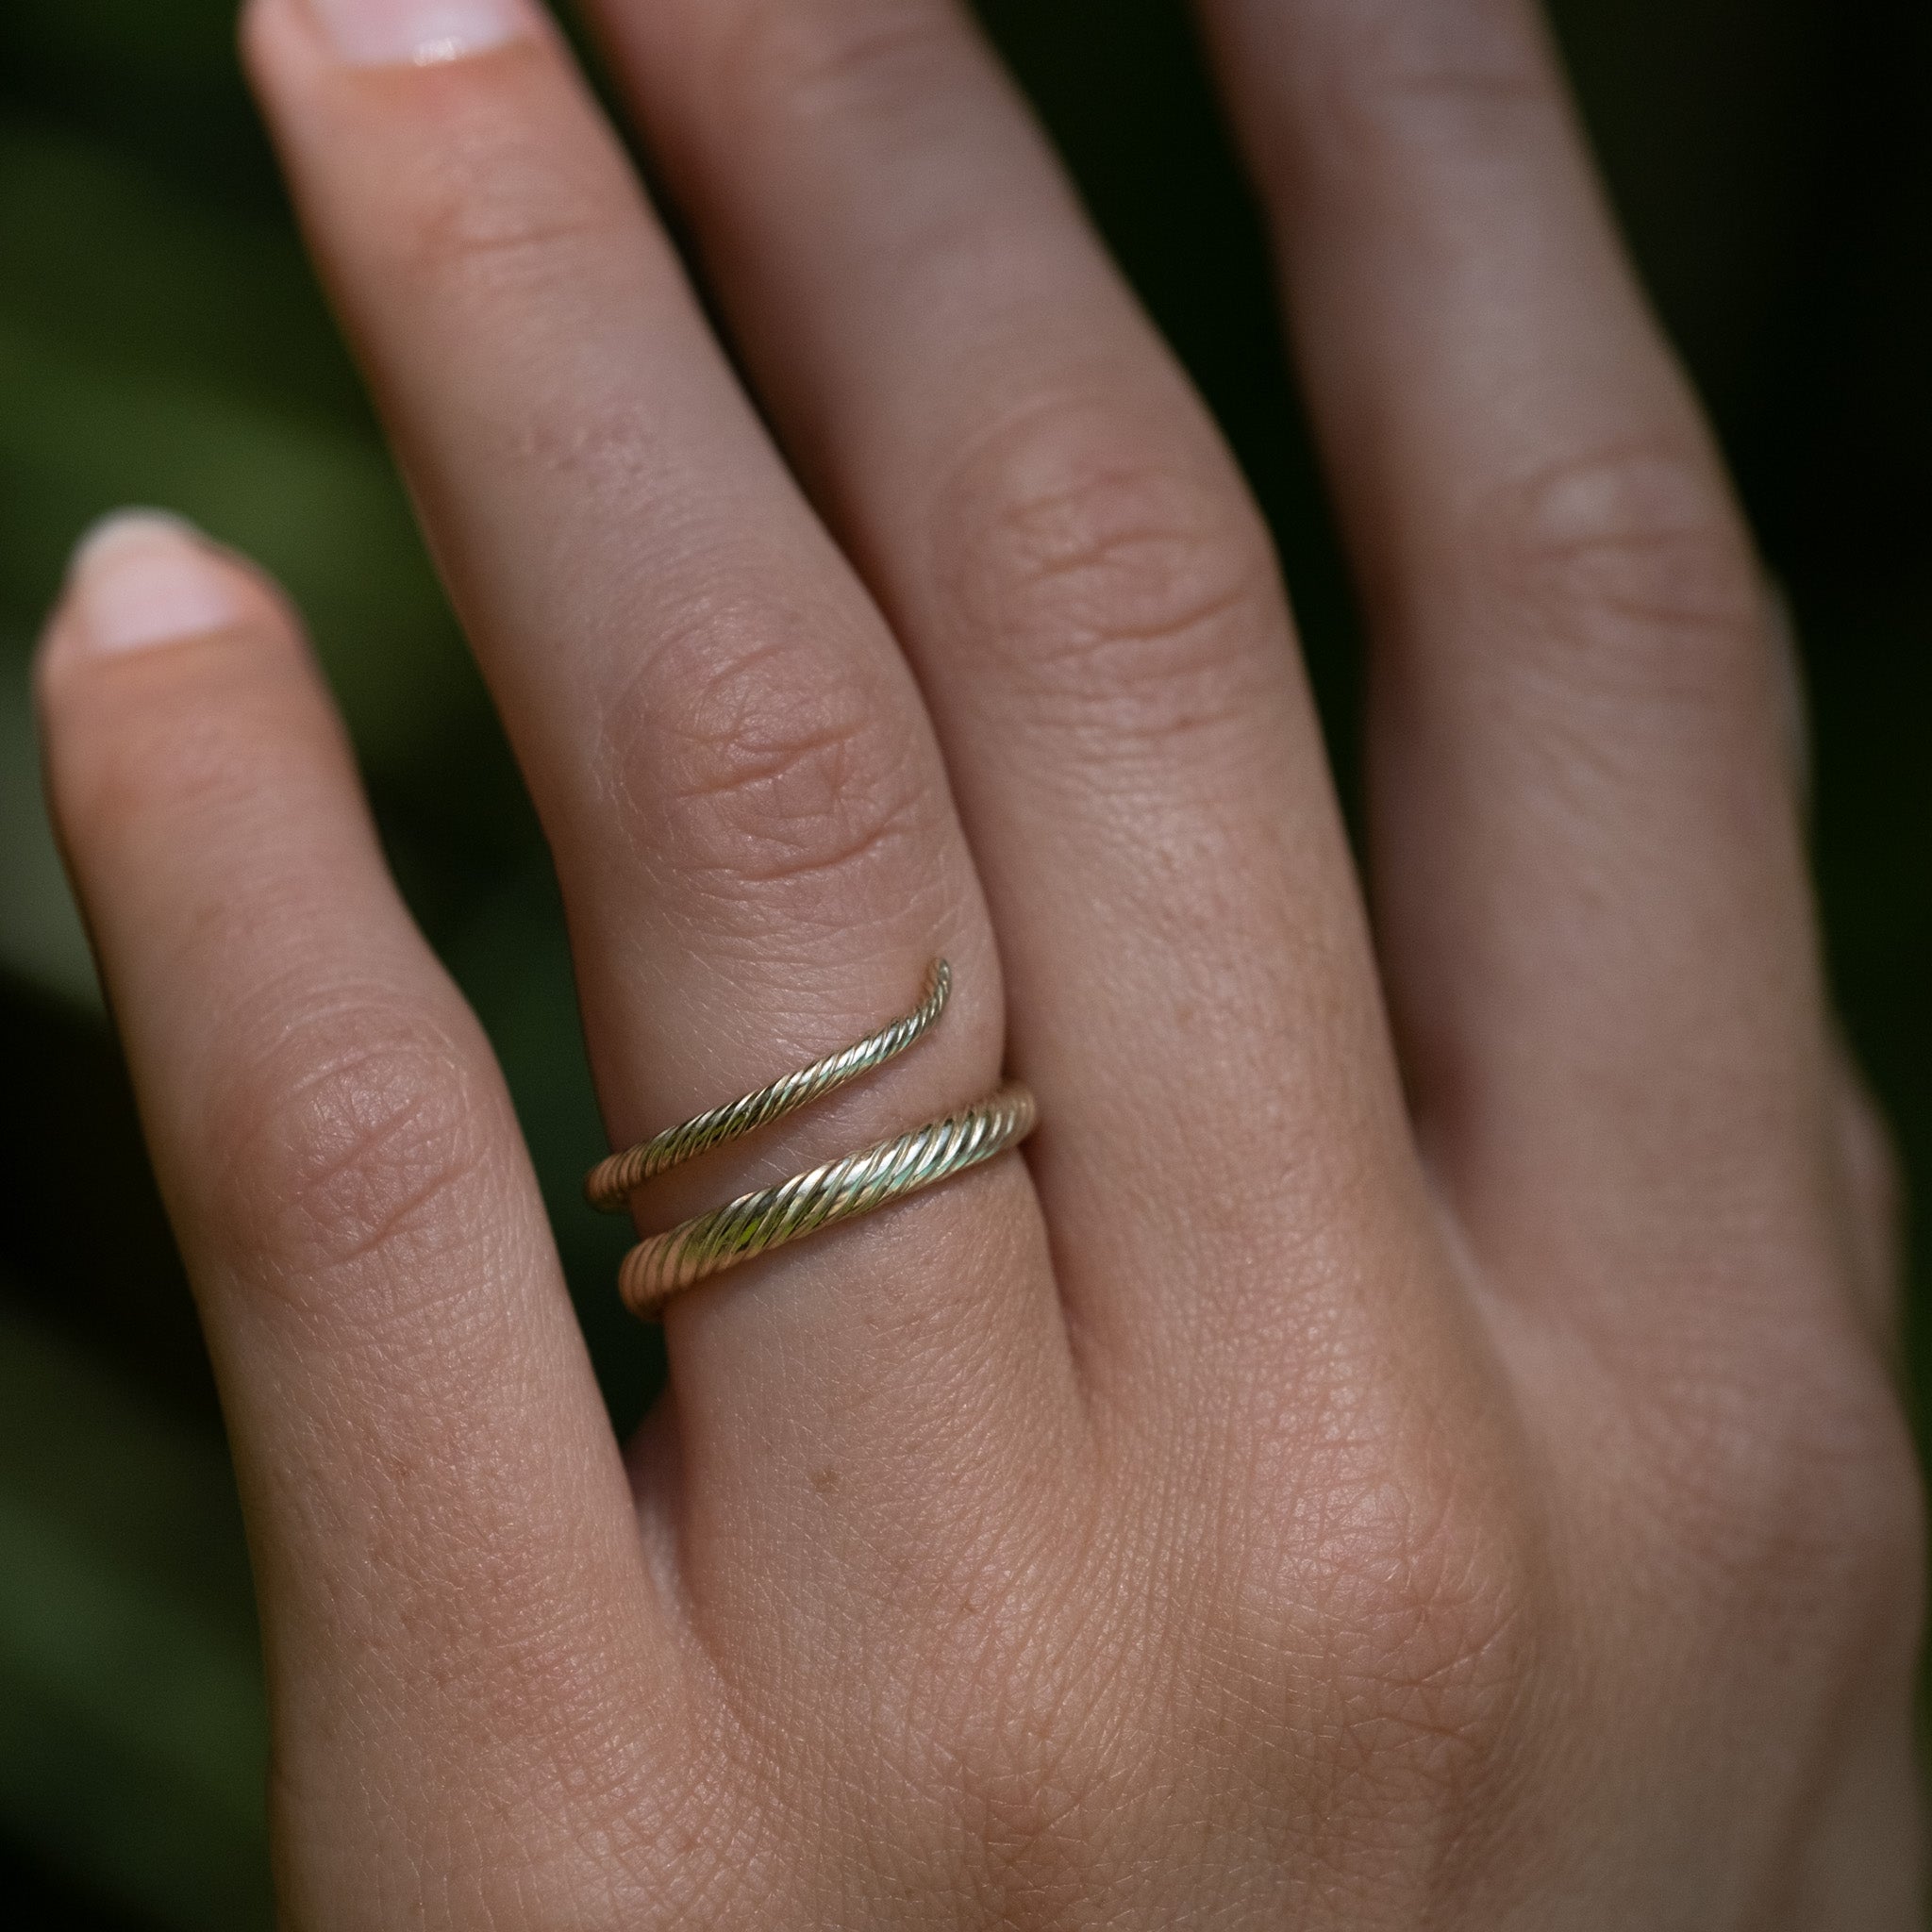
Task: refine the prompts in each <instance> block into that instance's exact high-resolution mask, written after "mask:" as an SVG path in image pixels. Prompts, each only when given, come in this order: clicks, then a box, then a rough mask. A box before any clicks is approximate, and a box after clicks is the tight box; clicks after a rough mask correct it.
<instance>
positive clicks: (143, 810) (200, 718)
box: [48, 630, 289, 850]
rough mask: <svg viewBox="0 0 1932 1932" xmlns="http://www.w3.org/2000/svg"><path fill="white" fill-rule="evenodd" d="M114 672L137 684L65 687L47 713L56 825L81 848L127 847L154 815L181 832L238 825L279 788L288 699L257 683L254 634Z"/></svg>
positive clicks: (182, 649) (274, 683) (218, 637)
mask: <svg viewBox="0 0 1932 1932" xmlns="http://www.w3.org/2000/svg"><path fill="white" fill-rule="evenodd" d="M91 668H92V667H91ZM112 668H113V670H114V671H116V672H121V671H133V672H135V673H136V674H137V675H135V676H134V677H132V678H123V677H120V676H110V677H108V678H97V677H95V678H68V679H65V680H63V682H62V688H61V690H60V691H59V693H58V700H55V701H52V702H50V703H49V706H48V708H49V714H50V726H51V730H52V734H53V738H54V741H55V743H54V749H55V752H56V755H57V756H56V776H57V780H58V804H59V812H60V818H61V821H62V823H63V824H64V825H65V826H66V828H67V830H68V833H69V836H70V837H71V838H72V839H73V841H75V845H76V846H77V847H81V848H83V849H88V850H100V849H109V848H112V847H116V846H120V845H122V844H125V835H126V834H127V833H128V832H129V831H130V830H133V829H135V828H137V827H139V826H141V825H142V824H145V823H148V822H150V821H151V820H152V819H153V817H154V815H155V813H156V811H157V810H158V809H160V810H164V811H166V812H167V813H168V814H169V815H170V816H171V817H172V818H176V819H179V820H180V821H182V822H183V823H187V824H196V823H203V824H205V823H215V822H220V821H224V820H228V821H233V820H238V819H243V818H245V817H246V816H247V815H248V814H249V813H250V812H251V811H253V810H254V809H255V808H256V807H257V806H258V803H259V801H260V799H261V798H262V796H263V792H264V789H265V788H267V787H270V786H273V785H275V783H277V781H279V780H281V779H282V778H283V777H285V775H286V759H285V756H284V748H285V747H286V746H287V744H288V741H289V720H288V716H287V711H286V690H285V687H284V686H283V684H282V682H281V680H279V679H278V678H276V677H275V676H274V675H264V671H265V669H266V659H265V654H264V653H263V652H262V650H261V639H260V637H259V635H258V634H257V633H256V632H254V631H252V630H251V631H249V632H247V633H246V634H244V635H242V636H239V637H238V636H236V635H232V634H228V633H217V634H212V635H210V636H208V637H205V638H199V639H195V640H192V641H182V642H177V643H175V644H174V645H172V646H170V647H169V648H168V649H167V650H166V651H163V652H158V653H151V654H149V655H148V657H146V658H142V659H135V660H131V661H129V662H128V663H126V664H124V665H116V666H114V667H112ZM211 690H218V691H219V692H220V700H219V702H210V701H209V693H210V691H211Z"/></svg>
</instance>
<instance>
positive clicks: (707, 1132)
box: [584, 959, 953, 1214]
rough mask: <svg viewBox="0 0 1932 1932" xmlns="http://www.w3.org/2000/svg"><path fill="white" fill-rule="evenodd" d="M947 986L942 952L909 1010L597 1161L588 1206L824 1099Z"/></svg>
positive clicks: (926, 1013)
mask: <svg viewBox="0 0 1932 1932" xmlns="http://www.w3.org/2000/svg"><path fill="white" fill-rule="evenodd" d="M952 993H953V969H952V968H951V966H949V965H948V964H947V963H946V961H945V960H943V959H935V960H934V961H933V962H932V965H931V966H930V967H929V968H928V969H927V970H926V975H925V991H924V995H923V996H922V998H921V999H920V1002H919V1004H918V1006H916V1007H914V1008H913V1009H912V1010H911V1011H910V1012H909V1013H907V1014H905V1015H904V1016H903V1017H901V1018H900V1019H897V1020H894V1021H892V1022H891V1024H889V1025H885V1026H881V1027H880V1028H879V1029H878V1031H877V1032H876V1033H869V1034H867V1035H866V1037H865V1038H864V1039H863V1040H859V1041H854V1042H853V1043H852V1045H850V1046H847V1047H841V1049H840V1050H839V1052H837V1053H834V1054H827V1055H826V1056H825V1058H824V1059H820V1060H814V1061H813V1062H812V1063H811V1065H810V1066H808V1067H801V1068H800V1069H799V1070H798V1071H797V1072H796V1073H795V1074H786V1075H785V1077H784V1078H783V1079H782V1080H774V1081H773V1082H772V1084H771V1085H770V1086H769V1087H760V1088H759V1089H758V1091H757V1092H756V1093H747V1094H744V1095H742V1096H741V1098H739V1099H737V1100H733V1101H729V1102H727V1103H726V1104H725V1105H724V1106H723V1107H714V1108H711V1109H710V1111H709V1112H708V1113H701V1114H699V1115H697V1116H696V1117H695V1118H694V1119H691V1120H688V1121H685V1122H684V1123H682V1124H680V1125H678V1126H675V1127H667V1128H665V1130H664V1131H663V1132H662V1133H661V1134H655V1135H653V1136H652V1138H651V1139H650V1140H648V1141H640V1142H639V1143H638V1144H637V1145H636V1146H635V1147H628V1148H626V1149H625V1151H624V1152H623V1153H622V1154H613V1155H612V1156H611V1157H610V1158H608V1160H602V1161H599V1162H598V1164H597V1165H596V1166H595V1167H593V1168H592V1169H591V1173H590V1175H589V1177H588V1178H587V1179H586V1180H585V1182H584V1195H585V1198H586V1199H587V1200H589V1202H590V1203H591V1207H593V1208H601V1209H603V1210H604V1211H605V1212H606V1213H613V1214H614V1213H621V1212H622V1211H623V1209H624V1208H625V1204H626V1203H627V1202H628V1201H629V1199H630V1197H631V1196H632V1195H633V1194H634V1193H636V1192H637V1191H638V1190H639V1189H640V1188H641V1187H642V1186H643V1185H644V1183H645V1182H646V1181H648V1180H653V1179H655V1178H656V1177H657V1176H658V1174H667V1173H669V1172H670V1170H671V1169H672V1168H674V1167H676V1166H678V1165H679V1164H680V1163H681V1162H683V1161H687V1160H691V1159H694V1158H696V1157H697V1156H698V1155H700V1154H704V1153H708V1151H709V1150H710V1149H711V1148H713V1147H722V1146H723V1145H724V1143H725V1142H726V1141H736V1140H738V1139H739V1138H740V1137H741V1135H744V1134H749V1133H751V1132H752V1131H754V1129H756V1128H758V1127H763V1126H768V1125H770V1124H771V1123H772V1122H773V1121H775V1120H782V1119H783V1118H784V1117H785V1116H786V1115H787V1114H789V1113H795V1112H796V1111H797V1110H798V1108H801V1107H808V1106H809V1105H810V1104H811V1103H812V1102H813V1101H814V1100H820V1099H823V1098H824V1095H826V1094H827V1093H830V1092H832V1091H835V1090H836V1089H838V1088H840V1087H842V1086H844V1085H845V1083H846V1082H847V1081H848V1080H856V1079H858V1076H859V1075H860V1074H869V1073H871V1072H872V1070H873V1069H874V1067H882V1066H884V1065H885V1063H886V1062H887V1061H888V1060H890V1059H896V1058H898V1056H899V1055H900V1054H902V1053H904V1052H905V1051H906V1049H907V1048H908V1046H910V1045H911V1044H912V1043H913V1041H916V1040H918V1039H919V1038H920V1037H921V1036H922V1035H923V1034H924V1033H925V1032H926V1031H927V1030H928V1029H929V1028H930V1027H931V1026H932V1025H933V1024H934V1023H935V1022H936V1021H937V1020H938V1019H939V1017H940V1015H941V1013H943V1012H944V1011H945V1010H946V1002H947V1000H949V999H950V998H951V997H952Z"/></svg>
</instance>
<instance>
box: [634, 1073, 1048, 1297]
mask: <svg viewBox="0 0 1932 1932" xmlns="http://www.w3.org/2000/svg"><path fill="white" fill-rule="evenodd" d="M1034 1118H1035V1108H1034V1102H1033V1095H1032V1094H1031V1093H1030V1092H1028V1091H1027V1090H1026V1089H1025V1088H1024V1087H1023V1086H1021V1085H1019V1084H1018V1083H1017V1082H1012V1083H1009V1084H1008V1085H1007V1086H1005V1087H1002V1088H1001V1089H1000V1090H999V1091H998V1092H997V1093H994V1094H991V1095H990V1096H989V1097H988V1098H986V1099H985V1100H981V1101H977V1102H975V1103H974V1105H973V1106H972V1107H969V1108H964V1109H963V1110H962V1111H960V1112H958V1113H956V1114H950V1115H948V1116H947V1117H946V1118H945V1119H944V1120H939V1121H928V1122H927V1123H926V1124H925V1125H924V1126H922V1127H914V1128H913V1129H912V1131H911V1132H910V1133H906V1134H900V1135H898V1136H897V1137H896V1138H894V1139H892V1140H891V1141H880V1142H879V1143H878V1144H877V1145H876V1146H874V1147H868V1148H867V1149H866V1150H865V1151H864V1152H863V1153H862V1154H848V1155H847V1156H846V1157H845V1158H844V1159H842V1160H834V1161H829V1162H827V1163H826V1165H824V1167H815V1168H813V1169H812V1171H811V1172H810V1173H809V1174H797V1175H794V1176H793V1177H792V1178H791V1180H789V1181H784V1182H782V1183H780V1185H779V1186H777V1187H775V1188H762V1189H760V1190H759V1191H758V1192H757V1193H754V1194H743V1195H741V1196H740V1197H739V1198H738V1199H737V1200H736V1201H733V1202H731V1203H729V1204H728V1205H727V1206H725V1207H723V1208H713V1209H712V1210H711V1212H710V1213H708V1214H701V1215H699V1216H698V1217H697V1218H696V1219H695V1220H693V1221H687V1222H685V1223H683V1224H681V1225H679V1226H677V1227H674V1228H672V1229H671V1230H670V1231H669V1232H668V1233H665V1234H659V1235H653V1236H652V1237H651V1239H650V1240H649V1241H641V1242H640V1243H639V1244H638V1245H637V1246H636V1247H634V1248H633V1249H632V1250H631V1251H630V1253H629V1254H628V1255H627V1256H626V1257H625V1262H624V1268H623V1271H622V1272H621V1273H620V1274H619V1275H618V1286H619V1288H620V1289H621V1291H623V1294H624V1299H625V1306H626V1307H628V1308H629V1309H630V1311H631V1312H632V1313H633V1314H634V1315H638V1316H641V1318H642V1319H643V1320H645V1321H647V1322H648V1321H655V1320H656V1319H657V1318H658V1315H659V1314H661V1313H662V1312H663V1308H664V1305H665V1304H666V1303H667V1302H669V1301H671V1300H672V1299H673V1298H674V1297H675V1296H676V1295H679V1294H682V1293H683V1292H684V1291H685V1290H686V1289H688V1288H694V1287H695V1286H696V1285H697V1284H698V1283H699V1282H701V1281H703V1280H704V1279H705V1278H706V1277H707V1276H708V1275H711V1274H719V1273H721V1272H722V1271H723V1270H724V1269H726V1268H732V1267H736V1266H737V1264H738V1263H739V1262H741V1261H749V1260H750V1259H751V1258H752V1257H754V1256H755V1255H762V1254H763V1253H764V1252H765V1251H766V1249H768V1248H775V1247H778V1246H780V1245H781V1244H782V1243H784V1242H786V1241H798V1240H800V1239H801V1238H802V1237H803V1236H805V1235H808V1234H811V1233H813V1232H814V1231H816V1230H817V1229H819V1228H822V1227H829V1226H830V1225H831V1224H833V1223H834V1222H838V1221H849V1220H850V1219H851V1218H852V1217H853V1216H855V1215H858V1214H870V1213H871V1212H872V1211H873V1210H874V1208H883V1207H885V1206H886V1205H887V1204H888V1203H889V1202H892V1201H897V1200H900V1199H902V1198H904V1196H906V1195H908V1194H913V1193H917V1192H918V1191H920V1190H921V1189H922V1188H929V1187H932V1186H934V1185H936V1184H937V1183H938V1182H940V1181H942V1180H947V1179H949V1178H950V1177H951V1176H952V1175H954V1174H963V1173H964V1172H965V1171H966V1170H967V1169H968V1168H970V1167H977V1166H978V1165H979V1164H980V1163H981V1162H982V1161H986V1160H991V1159H992V1158H993V1157H994V1156H995V1155H998V1154H1004V1153H1005V1152H1006V1150H1007V1149H1008V1147H1012V1146H1016V1145H1017V1144H1018V1143H1019V1142H1020V1141H1024V1139H1025V1138H1026V1136H1027V1135H1028V1134H1030V1133H1031V1132H1032V1131H1033V1123H1034Z"/></svg>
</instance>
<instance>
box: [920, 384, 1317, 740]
mask: <svg viewBox="0 0 1932 1932" xmlns="http://www.w3.org/2000/svg"><path fill="white" fill-rule="evenodd" d="M1153 441H1154V440H1153V439H1148V438H1143V437H1141V436H1140V435H1139V434H1137V433H1135V432H1134V431H1133V430H1132V429H1123V428H1122V427H1121V426H1120V425H1118V424H1117V422H1115V421H1114V420H1113V418H1112V416H1111V413H1110V412H1108V411H1103V410H1095V409H1093V408H1091V407H1089V406H1088V405H1086V404H1084V403H1058V402H1056V403H1053V404H1050V405H1047V406H1045V407H1044V408H1041V409H1038V410H1035V411H1032V412H1029V413H1027V414H1025V415H1024V416H1022V417H1019V418H1017V419H1014V420H1013V421H1012V422H1010V423H1009V424H1008V425H1006V426H1005V427H1004V428H1003V429H1002V431H1001V432H1000V433H998V434H997V435H995V436H993V437H991V438H990V439H988V440H986V441H983V442H982V443H980V444H979V445H978V446H977V447H975V449H974V451H973V452H972V453H971V454H970V455H969V457H968V458H967V459H966V461H965V462H964V463H963V464H962V465H961V466H960V468H959V469H958V472H957V474H956V475H955V476H954V477H953V478H952V479H951V481H950V483H949V485H948V487H947V488H946V489H945V490H944V491H941V497H940V503H939V514H940V518H941V525H940V527H941V528H942V529H944V530H946V531H947V532H949V533H950V541H949V549H950V552H951V555H952V557H953V559H954V561H953V565H952V584H951V587H950V588H951V595H952V599H953V601H954V603H955V605H956V606H957V607H958V610H959V611H960V613H961V615H962V616H963V617H964V618H965V620H966V622H967V623H968V624H969V625H971V627H972V629H973V630H974V635H975V637H976V638H978V639H982V640H983V641H984V648H986V649H988V650H990V651H991V652H993V653H995V654H996V656H997V661H998V665H999V669H1000V671H1001V672H1002V674H1003V675H1005V676H1006V677H1008V678H1009V679H1010V680H1011V681H1012V682H1013V683H1014V684H1015V685H1016V686H1018V688H1019V689H1020V690H1021V691H1023V692H1024V694H1025V695H1026V697H1027V698H1028V699H1029V701H1030V703H1029V706H1028V711H1029V715H1031V716H1033V717H1036V718H1038V719H1039V720H1041V722H1042V723H1043V724H1047V725H1048V726H1050V727H1052V728H1054V729H1055V730H1056V731H1057V732H1058V733H1059V734H1060V735H1061V736H1063V737H1071V739H1072V740H1073V741H1074V742H1075V743H1077V742H1078V741H1080V740H1081V739H1082V738H1085V737H1090V736H1091V740H1092V741H1093V743H1094V748H1095V749H1096V750H1097V751H1100V752H1102V753H1105V754H1107V755H1115V754H1118V752H1119V751H1120V750H1121V749H1122V748H1123V747H1124V746H1127V745H1131V744H1133V743H1135V742H1137V741H1140V742H1151V741H1169V740H1173V739H1175V738H1180V737H1185V736H1187V735H1190V734H1191V733H1193V732H1196V731H1199V730H1202V729H1204V728H1209V729H1211V728H1213V727H1215V726H1218V725H1222V724H1227V723H1229V722H1230V721H1232V720H1235V719H1238V718H1241V717H1243V716H1246V715H1249V714H1250V713H1251V711H1252V708H1253V707H1254V706H1255V705H1256V704H1257V703H1258V702H1260V701H1262V698H1263V695H1264V691H1265V679H1264V677H1263V675H1262V673H1263V670H1264V667H1265V665H1266V663H1267V661H1268V654H1266V653H1265V652H1262V651H1258V650H1257V649H1256V648H1255V645H1256V641H1257V636H1258V635H1259V634H1261V633H1262V632H1263V631H1264V630H1265V629H1266V628H1268V627H1270V626H1278V625H1279V624H1280V622H1281V609H1282V607H1281V603H1280V597H1279V587H1278V581H1277V574H1276V569H1275V563H1274V553H1273V550H1272V548H1271V546H1270V543H1269V541H1268V538H1267V535H1266V532H1265V531H1264V530H1263V528H1262V527H1261V525H1260V523H1259V519H1258V517H1257V515H1256V514H1255V512H1254V511H1253V509H1252V508H1251V507H1250V506H1249V505H1248V504H1247V503H1246V501H1245V500H1244V498H1243V497H1242V495H1241V491H1239V489H1238V488H1237V487H1235V486H1234V485H1233V484H1232V483H1231V482H1230V481H1229V480H1228V479H1226V478H1224V477H1223V476H1221V475H1213V474H1208V470H1207V466H1206V465H1203V464H1200V463H1198V462H1189V461H1187V460H1185V459H1183V460H1182V461H1179V462H1168V461H1164V460H1162V459H1161V458H1160V456H1159V454H1158V447H1154V446H1150V445H1151V444H1153Z"/></svg>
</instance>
